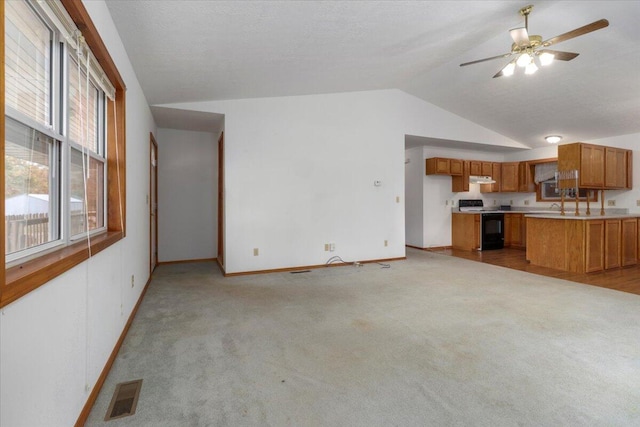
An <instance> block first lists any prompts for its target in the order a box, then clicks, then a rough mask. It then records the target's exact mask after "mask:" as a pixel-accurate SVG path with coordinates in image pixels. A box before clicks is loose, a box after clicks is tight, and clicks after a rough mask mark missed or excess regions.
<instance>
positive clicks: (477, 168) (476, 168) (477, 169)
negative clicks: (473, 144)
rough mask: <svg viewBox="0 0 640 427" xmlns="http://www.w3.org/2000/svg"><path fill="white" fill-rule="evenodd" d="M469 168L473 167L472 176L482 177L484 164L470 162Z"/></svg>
mask: <svg viewBox="0 0 640 427" xmlns="http://www.w3.org/2000/svg"><path fill="white" fill-rule="evenodd" d="M469 166H470V167H471V169H470V174H471V175H474V176H478V175H482V162H479V161H477V160H471V161H470V162H469Z"/></svg>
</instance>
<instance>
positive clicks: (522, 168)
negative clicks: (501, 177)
mask: <svg viewBox="0 0 640 427" xmlns="http://www.w3.org/2000/svg"><path fill="white" fill-rule="evenodd" d="M518 191H519V192H521V193H533V192H534V191H536V188H535V185H534V184H533V173H532V172H531V165H530V164H529V163H527V162H520V163H519V164H518Z"/></svg>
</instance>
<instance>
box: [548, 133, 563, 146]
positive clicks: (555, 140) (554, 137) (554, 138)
mask: <svg viewBox="0 0 640 427" xmlns="http://www.w3.org/2000/svg"><path fill="white" fill-rule="evenodd" d="M544 139H545V141H547V142H548V143H549V144H556V143H558V142H560V141H561V140H562V137H561V136H560V135H549V136H545V137H544Z"/></svg>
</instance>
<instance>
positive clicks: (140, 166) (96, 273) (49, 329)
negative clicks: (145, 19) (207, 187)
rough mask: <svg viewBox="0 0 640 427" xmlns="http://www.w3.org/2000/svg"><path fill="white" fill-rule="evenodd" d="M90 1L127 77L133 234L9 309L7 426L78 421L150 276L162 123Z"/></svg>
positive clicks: (107, 21)
mask: <svg viewBox="0 0 640 427" xmlns="http://www.w3.org/2000/svg"><path fill="white" fill-rule="evenodd" d="M84 4H85V6H86V8H87V10H88V11H89V14H90V16H91V18H92V20H93V21H94V23H95V25H96V27H97V28H98V31H99V32H100V34H101V36H102V39H103V41H104V42H105V44H106V46H107V48H108V49H109V52H110V53H111V56H112V57H113V59H114V61H115V63H116V65H117V66H118V69H119V71H120V73H121V75H122V77H123V79H124V81H125V83H126V85H127V106H126V116H127V127H126V128H127V132H126V134H127V150H126V151H127V188H126V194H127V237H126V238H125V239H123V240H122V241H120V242H118V243H116V244H115V245H113V246H111V247H109V248H108V249H106V250H104V251H102V252H100V253H99V254H97V255H95V256H94V257H93V258H91V259H90V260H88V261H86V262H84V263H82V264H80V265H78V266H77V267H75V268H73V269H72V270H70V271H67V272H66V273H64V274H63V275H61V276H59V277H57V278H55V279H54V280H51V281H50V282H49V283H47V284H45V285H43V286H41V287H40V288H38V289H37V290H35V291H33V292H31V293H29V294H28V295H26V296H24V297H22V298H21V299H19V300H17V301H15V302H14V303H11V304H9V305H7V306H5V307H4V308H3V309H2V315H0V402H1V403H0V404H1V408H0V425H2V426H11V427H17V426H29V427H31V426H70V425H73V423H74V422H75V421H76V419H77V417H78V415H79V414H80V411H81V410H82V407H83V406H84V404H85V402H86V400H87V398H88V396H89V393H90V392H91V388H92V387H93V386H94V385H95V382H96V380H97V378H98V376H99V375H100V373H101V371H102V369H103V367H104V365H105V363H106V361H107V359H108V357H109V355H110V354H111V351H112V350H113V348H114V346H115V344H116V341H117V339H118V337H119V336H120V333H121V332H122V329H123V327H124V325H125V322H126V320H127V319H128V317H129V315H130V313H131V311H132V309H133V307H134V305H135V303H136V302H137V300H138V298H139V296H140V293H141V292H142V289H143V286H144V284H145V283H146V281H147V280H148V278H149V206H148V205H147V204H146V196H147V194H148V192H149V132H150V131H154V123H153V119H152V117H151V113H150V111H149V108H148V105H147V102H146V100H145V98H144V96H143V94H142V91H141V89H140V86H139V84H138V81H137V79H136V77H135V74H134V72H133V70H132V67H131V64H130V62H129V60H128V57H127V54H126V52H125V50H124V48H123V46H122V43H121V41H120V39H119V37H118V34H117V32H116V29H115V26H114V24H113V22H112V20H111V16H110V14H109V12H108V10H107V8H106V5H105V4H104V2H102V1H88V2H85V3H84ZM132 275H134V276H135V285H134V286H133V287H132V286H131V276H132ZM86 386H88V387H87V388H85V387H86Z"/></svg>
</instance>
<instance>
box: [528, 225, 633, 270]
mask: <svg viewBox="0 0 640 427" xmlns="http://www.w3.org/2000/svg"><path fill="white" fill-rule="evenodd" d="M525 220H526V236H527V237H526V239H527V251H526V252H527V255H526V256H527V260H528V261H529V262H530V263H531V264H533V265H539V266H542V267H549V268H554V269H557V270H563V271H569V272H574V273H590V272H594V271H602V270H608V269H612V268H620V267H626V266H629V265H635V264H637V263H638V255H639V254H638V247H639V246H640V236H639V235H638V228H639V227H640V216H639V215H637V214H636V215H626V214H620V215H616V214H606V215H602V216H601V215H578V216H575V215H574V214H571V213H567V214H566V215H564V216H563V215H560V214H550V215H545V214H538V215H525Z"/></svg>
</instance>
